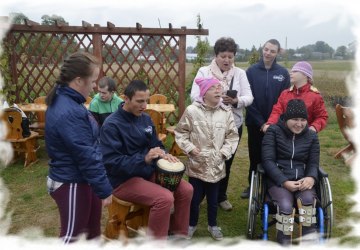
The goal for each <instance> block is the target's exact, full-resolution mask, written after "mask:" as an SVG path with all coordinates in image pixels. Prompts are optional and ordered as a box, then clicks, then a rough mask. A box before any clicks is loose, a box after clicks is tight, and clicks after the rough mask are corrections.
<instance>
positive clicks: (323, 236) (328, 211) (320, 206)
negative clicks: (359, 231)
mask: <svg viewBox="0 0 360 250" xmlns="http://www.w3.org/2000/svg"><path fill="white" fill-rule="evenodd" d="M316 193H317V198H318V200H317V202H316V204H317V206H316V228H317V233H318V235H319V241H320V243H322V242H324V241H325V240H327V239H329V238H330V237H331V229H332V227H333V225H334V219H333V202H332V195H331V187H330V183H329V179H328V174H327V173H326V172H325V171H324V170H323V169H322V168H319V182H318V183H317V185H316ZM294 207H295V208H296V205H295V206H294ZM276 212H277V207H276V205H275V204H274V203H273V202H272V201H271V200H269V197H268V196H267V194H266V187H265V171H264V169H263V168H262V166H261V164H259V165H258V166H257V171H256V172H255V171H253V172H252V175H251V185H250V196H249V207H248V218H247V229H246V232H247V233H246V237H247V238H248V239H262V240H269V227H271V226H272V225H275V224H276V222H277V221H276V216H275V215H276ZM258 217H259V218H261V223H259V222H258V221H257V218H258ZM295 223H297V224H298V223H299V210H298V209H296V213H295ZM260 228H261V229H260Z"/></svg>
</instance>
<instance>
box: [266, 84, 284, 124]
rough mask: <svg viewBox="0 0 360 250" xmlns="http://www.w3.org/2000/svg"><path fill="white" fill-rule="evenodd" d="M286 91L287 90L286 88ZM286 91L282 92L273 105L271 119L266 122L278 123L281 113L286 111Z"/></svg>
mask: <svg viewBox="0 0 360 250" xmlns="http://www.w3.org/2000/svg"><path fill="white" fill-rule="evenodd" d="M285 91H286V90H285ZM284 100H285V99H284V91H283V92H281V94H280V96H279V98H278V101H277V103H276V104H275V105H274V106H273V108H272V111H271V114H270V116H269V119H268V120H267V122H266V124H276V123H277V122H278V120H279V118H280V115H281V114H283V113H284V112H285V108H286V104H285V103H284Z"/></svg>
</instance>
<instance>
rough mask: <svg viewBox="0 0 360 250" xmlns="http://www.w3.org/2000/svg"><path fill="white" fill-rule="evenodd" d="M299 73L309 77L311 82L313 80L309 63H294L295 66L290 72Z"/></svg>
mask: <svg viewBox="0 0 360 250" xmlns="http://www.w3.org/2000/svg"><path fill="white" fill-rule="evenodd" d="M293 71H295V72H301V73H303V74H304V75H306V76H307V77H309V78H310V79H311V80H312V79H313V69H312V67H311V65H310V63H308V62H305V61H301V62H297V63H295V65H294V66H293V67H292V69H291V72H293Z"/></svg>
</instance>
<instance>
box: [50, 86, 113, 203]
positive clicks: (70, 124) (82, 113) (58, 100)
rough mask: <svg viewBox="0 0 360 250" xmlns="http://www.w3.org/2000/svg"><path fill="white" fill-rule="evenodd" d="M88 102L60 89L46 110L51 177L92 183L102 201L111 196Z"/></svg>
mask: <svg viewBox="0 0 360 250" xmlns="http://www.w3.org/2000/svg"><path fill="white" fill-rule="evenodd" d="M84 102H85V98H84V97H83V96H82V95H81V94H80V93H78V92H77V91H75V90H74V89H72V88H69V87H59V88H58V90H57V92H56V96H55V99H54V100H53V103H52V104H51V105H50V106H49V107H48V108H47V110H46V123H45V143H46V149H47V153H48V155H49V158H50V160H49V166H50V168H49V177H50V178H51V179H53V180H54V181H58V182H63V183H88V184H90V185H91V187H92V189H93V190H94V192H95V193H96V194H97V196H98V197H99V198H100V199H104V198H106V197H108V196H109V195H111V193H112V187H111V185H110V182H109V180H108V178H107V176H106V171H105V168H104V165H103V163H102V155H101V151H100V147H99V141H98V134H99V128H98V125H97V122H96V120H95V118H94V117H93V116H92V115H91V113H90V112H89V111H88V110H87V109H86V108H85V106H84V105H83V103H84Z"/></svg>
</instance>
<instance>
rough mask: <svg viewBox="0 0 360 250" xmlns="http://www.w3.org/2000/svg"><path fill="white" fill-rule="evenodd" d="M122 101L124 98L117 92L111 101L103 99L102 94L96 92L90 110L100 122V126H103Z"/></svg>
mask: <svg viewBox="0 0 360 250" xmlns="http://www.w3.org/2000/svg"><path fill="white" fill-rule="evenodd" d="M121 102H123V99H121V98H120V97H118V96H117V95H116V94H114V95H113V97H112V98H111V100H110V101H109V102H104V101H102V100H101V98H100V95H99V94H96V95H95V96H94V98H93V99H92V100H91V102H90V106H89V110H90V112H91V113H92V114H93V116H94V117H95V119H96V120H97V122H98V123H99V126H102V124H103V123H104V121H105V119H106V117H108V116H109V115H110V114H111V113H113V112H114V111H116V110H117V109H118V108H119V105H120V103H121Z"/></svg>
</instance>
